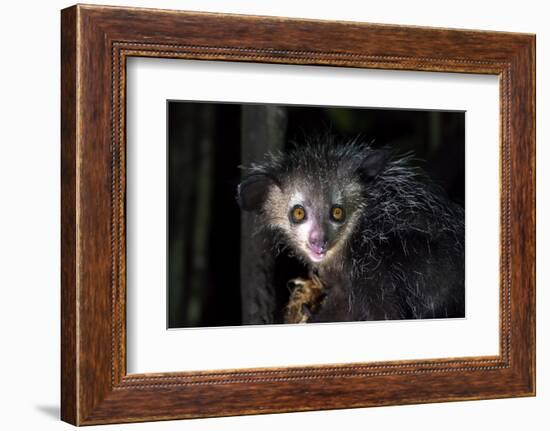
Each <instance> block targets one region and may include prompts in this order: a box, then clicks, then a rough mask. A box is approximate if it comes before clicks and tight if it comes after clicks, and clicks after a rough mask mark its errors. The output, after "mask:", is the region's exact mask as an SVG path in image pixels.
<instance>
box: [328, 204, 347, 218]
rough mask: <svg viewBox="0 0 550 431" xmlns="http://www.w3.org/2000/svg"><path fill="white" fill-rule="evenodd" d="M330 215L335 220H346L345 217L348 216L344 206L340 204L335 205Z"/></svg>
mask: <svg viewBox="0 0 550 431" xmlns="http://www.w3.org/2000/svg"><path fill="white" fill-rule="evenodd" d="M330 217H331V218H332V220H334V221H339V222H341V221H344V218H345V217H346V216H345V214H344V208H342V207H339V206H333V207H332V209H331V210H330Z"/></svg>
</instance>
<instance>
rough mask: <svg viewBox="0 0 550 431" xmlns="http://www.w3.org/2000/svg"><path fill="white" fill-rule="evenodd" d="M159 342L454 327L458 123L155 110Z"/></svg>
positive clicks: (460, 160) (437, 118)
mask: <svg viewBox="0 0 550 431" xmlns="http://www.w3.org/2000/svg"><path fill="white" fill-rule="evenodd" d="M167 145H168V151H167V154H168V157H167V167H168V169H167V172H168V178H167V182H168V184H167V185H168V200H167V201H168V224H167V225H168V231H167V235H168V241H167V244H168V250H167V251H168V253H167V255H168V262H167V269H168V284H167V290H168V292H167V293H168V295H167V297H168V304H167V310H168V322H167V324H168V328H170V329H174V328H190V327H219V326H238V325H261V324H295V323H299V324H314V323H332V322H361V321H380V320H411V319H449V318H464V317H465V282H464V280H465V220H464V202H465V199H464V193H465V113H464V112H462V111H432V110H410V109H409V110H405V109H374V108H355V107H354V108H348V107H332V106H327V107H324V106H300V105H274V104H246V103H217V102H187V101H177V100H171V101H168V102H167Z"/></svg>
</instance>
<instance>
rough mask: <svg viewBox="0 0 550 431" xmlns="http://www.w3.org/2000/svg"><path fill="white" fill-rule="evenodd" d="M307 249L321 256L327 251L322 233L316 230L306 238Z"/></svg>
mask: <svg viewBox="0 0 550 431" xmlns="http://www.w3.org/2000/svg"><path fill="white" fill-rule="evenodd" d="M308 243H309V248H311V250H312V251H313V252H315V253H317V254H322V253H324V252H325V251H327V241H326V239H325V238H324V235H323V234H322V232H319V231H317V230H314V231H312V232H311V233H310V234H309V238H308Z"/></svg>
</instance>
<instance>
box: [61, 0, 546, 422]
mask: <svg viewBox="0 0 550 431" xmlns="http://www.w3.org/2000/svg"><path fill="white" fill-rule="evenodd" d="M61 38H62V41H61V42H62V43H61V45H62V96H61V97H62V103H61V106H62V327H61V330H62V419H63V420H65V421H67V422H70V423H73V424H77V425H85V424H98V423H110V422H136V421H144V420H161V419H175V418H187V417H206V416H222V415H238V414H252V413H272V412H285V411H305V410H316V409H329V408H351V407H365V406H377V405H389V404H411V403H421V402H440V401H448V400H466V399H481V398H501V397H509V396H528V395H533V394H534V391H535V172H534V169H535V142H534V139H535V135H534V121H535V108H534V100H535V87H534V85H535V77H534V70H535V37H534V36H533V35H525V34H511V33H499V32H480V31H465V30H460V31H459V30H448V29H431V28H421V27H402V26H388V25H374V24H360V23H350V22H346V23H343V22H329V21H311V20H309V21H308V20H294V19H285V18H269V17H250V16H239V15H219V14H203V13H187V12H177V11H162V10H147V9H130V8H117V7H100V6H80V5H79V6H74V7H72V8H69V9H65V10H63V11H62V32H61ZM129 56H149V57H165V58H185V59H199V60H204V61H208V60H223V61H245V62H254V63H259V62H263V63H283V64H302V65H332V66H346V67H359V68H379V69H398V70H422V71H444V72H463V73H483V74H495V75H498V76H499V77H500V105H501V220H500V226H501V268H500V273H501V282H500V292H501V296H500V298H501V306H500V316H501V328H500V335H501V342H500V346H501V348H500V354H499V356H497V357H484V358H478V357H467V358H442V359H439V360H437V359H433V360H424V361H406V362H382V363H364V364H337V365H327V366H305V367H293V368H290V367H288V368H268V369H245V370H243V369H240V370H224V371H216V372H214V371H209V370H205V371H204V372H180V373H156V374H140V375H136V374H134V375H127V374H126V365H125V364H126V356H125V355H126V350H125V344H126V342H125V336H126V327H125V306H126V304H125V295H126V267H125V265H126V261H125V193H126V184H125V181H126V175H125V154H126V139H125V121H126V120H125V117H126V112H125V100H126V70H125V65H126V59H127V58H128V57H129ZM160 288H163V287H162V286H159V289H160Z"/></svg>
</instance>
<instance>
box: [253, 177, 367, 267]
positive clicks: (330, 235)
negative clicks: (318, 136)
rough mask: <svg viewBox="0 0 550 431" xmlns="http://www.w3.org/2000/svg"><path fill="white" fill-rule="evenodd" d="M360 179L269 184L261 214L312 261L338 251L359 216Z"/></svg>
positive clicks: (297, 250)
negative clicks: (342, 182)
mask: <svg viewBox="0 0 550 431" xmlns="http://www.w3.org/2000/svg"><path fill="white" fill-rule="evenodd" d="M360 209H361V186H360V184H359V183H355V182H351V183H350V182H348V183H347V184H345V185H344V184H340V183H339V182H338V181H335V182H332V183H329V182H327V181H326V180H323V179H315V180H314V179H312V178H309V179H307V178H304V179H294V180H292V181H286V182H285V184H280V185H275V184H274V185H273V186H272V187H270V188H269V191H268V196H267V199H266V200H265V202H264V211H263V214H264V216H265V218H266V219H267V222H268V223H269V225H270V227H272V228H274V229H278V230H280V231H282V232H283V233H284V237H285V238H286V240H287V245H288V246H290V247H291V248H292V249H294V251H295V252H297V253H298V254H300V255H302V256H303V257H304V258H305V259H307V260H308V261H309V262H310V263H311V264H320V263H322V262H325V261H328V260H329V259H330V258H331V257H333V256H334V255H335V254H336V253H338V252H339V251H341V248H342V246H343V245H344V244H345V242H346V240H347V239H348V237H349V235H350V234H351V232H352V231H353V228H354V226H355V223H356V222H357V219H358V218H359V213H360Z"/></svg>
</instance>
